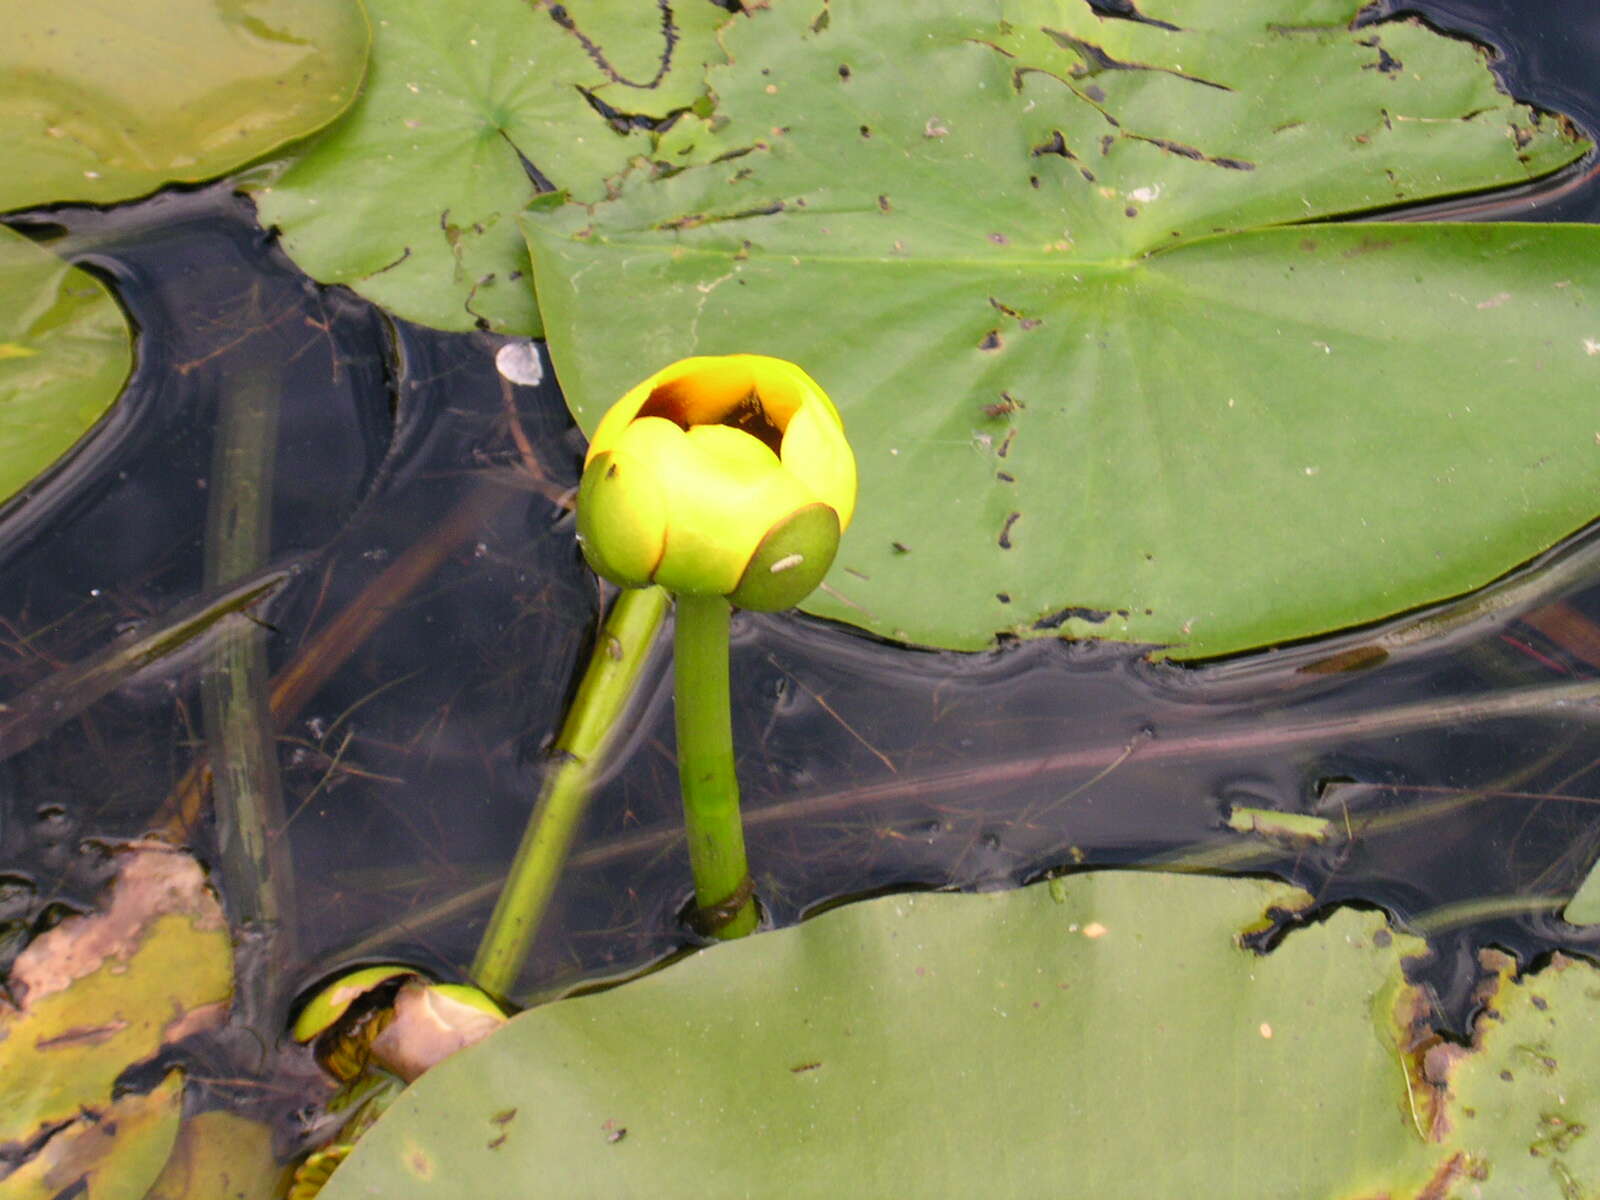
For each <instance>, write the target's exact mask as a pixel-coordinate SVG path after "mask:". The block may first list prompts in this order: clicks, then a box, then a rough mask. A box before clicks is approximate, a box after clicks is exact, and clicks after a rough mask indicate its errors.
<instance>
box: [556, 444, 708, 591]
mask: <svg viewBox="0 0 1600 1200" xmlns="http://www.w3.org/2000/svg"><path fill="white" fill-rule="evenodd" d="M661 424H663V425H666V426H667V428H669V429H670V430H671V431H672V432H673V434H675V435H676V436H678V437H680V438H681V437H682V436H683V433H682V431H681V430H679V429H678V428H677V426H675V425H672V424H671V423H670V422H667V421H663V422H661ZM666 541H667V508H666V497H665V496H664V494H663V493H662V490H661V486H660V483H659V482H658V479H657V472H656V469H655V466H654V464H653V463H652V462H651V460H650V459H649V458H648V457H640V456H638V455H630V454H628V453H626V452H621V453H619V452H616V451H611V452H607V453H604V454H601V455H598V456H596V457H594V458H591V459H590V460H589V463H588V465H587V466H585V467H584V469H583V479H582V481H581V482H580V483H579V484H578V543H579V545H581V546H582V547H583V556H584V558H586V559H588V560H589V565H590V566H591V567H593V568H594V569H595V573H596V574H598V575H601V576H603V577H605V578H606V579H609V580H610V581H611V582H612V583H615V584H618V585H620V586H622V587H644V586H645V585H646V584H648V583H649V582H650V580H651V577H652V576H653V575H654V574H655V570H656V566H657V565H658V564H659V563H660V562H661V555H662V553H663V552H664V551H665V549H666Z"/></svg>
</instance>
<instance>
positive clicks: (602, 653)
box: [471, 587, 667, 999]
mask: <svg viewBox="0 0 1600 1200" xmlns="http://www.w3.org/2000/svg"><path fill="white" fill-rule="evenodd" d="M666 614H667V594H666V593H665V592H663V591H662V590H661V589H660V588H657V587H651V588H628V589H625V590H623V592H622V593H621V594H620V595H618V597H617V600H616V603H615V604H613V605H612V606H611V613H610V615H609V616H607V617H606V622H605V625H604V626H603V627H602V628H601V630H600V636H599V637H598V638H597V639H596V640H595V647H594V653H593V655H592V657H591V658H590V659H589V666H588V668H587V669H586V670H585V671H584V675H583V680H582V682H580V683H579V685H578V694H577V695H576V696H575V697H574V698H573V701H572V708H571V709H570V710H569V711H568V713H567V719H566V722H565V723H564V724H563V725H562V726H561V733H560V736H559V737H557V739H556V744H555V747H554V751H553V753H554V755H555V758H556V760H557V761H556V762H555V763H553V764H552V767H551V769H550V771H549V772H548V773H547V774H546V775H545V778H544V783H543V785H542V786H541V787H540V789H539V799H538V801H537V802H536V803H535V805H534V809H533V815H532V816H531V817H530V818H529V819H528V827H527V830H526V831H525V832H524V833H523V835H522V844H521V845H520V846H519V847H518V848H517V856H516V858H515V859H514V860H513V861H512V864H511V873H510V874H509V876H508V877H507V878H506V882H505V886H504V887H503V888H501V890H500V898H499V900H498V901H496V902H495V906H494V914H493V915H492V916H491V917H490V918H489V926H488V928H487V929H485V930H484V933H483V940H482V941H481V942H480V943H479V944H478V953H477V956H476V957H475V958H474V959H473V961H472V972H471V975H472V979H473V981H474V982H475V983H476V984H477V985H478V986H479V987H481V988H482V989H483V990H484V991H486V992H488V993H489V994H490V995H491V996H494V997H496V998H497V999H504V998H507V997H509V996H510V994H511V989H512V987H514V986H515V984H516V982H517V977H518V976H519V975H520V974H521V973H522V964H523V962H524V961H525V960H526V959H527V957H528V951H529V949H530V948H531V947H532V946H533V940H534V938H535V937H536V936H537V935H538V933H539V925H540V923H541V921H542V920H543V919H544V913H545V909H546V908H548V907H549V904H550V897H551V896H552V895H553V894H554V892H555V889H556V883H557V881H558V880H559V878H560V875H561V869H562V867H563V865H565V863H566V860H567V851H568V850H569V849H570V848H571V846H572V836H573V834H574V832H575V831H576V830H577V826H578V820H579V818H580V817H582V816H583V810H584V807H585V805H586V804H587V803H588V800H589V792H590V790H591V787H592V785H593V782H594V777H595V775H596V773H597V772H598V771H599V770H600V769H601V768H602V767H603V766H604V765H605V761H606V755H607V751H608V750H609V749H610V746H611V744H612V742H613V741H614V740H615V739H614V737H613V734H614V733H615V731H616V728H617V725H618V722H619V720H620V718H621V717H622V714H623V712H624V710H625V709H626V708H627V706H628V702H629V701H630V700H631V699H632V698H633V694H634V688H635V686H636V685H637V683H638V681H639V676H640V673H641V672H642V670H643V668H644V664H645V661H646V660H647V659H648V658H649V656H650V650H651V648H652V647H653V646H654V645H655V643H656V635H657V634H658V633H659V632H660V630H661V625H662V622H663V621H664V620H665V618H666Z"/></svg>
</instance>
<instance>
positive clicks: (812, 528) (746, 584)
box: [728, 504, 839, 612]
mask: <svg viewBox="0 0 1600 1200" xmlns="http://www.w3.org/2000/svg"><path fill="white" fill-rule="evenodd" d="M838 549H839V514H838V513H836V512H834V511H833V509H831V508H829V507H828V506H827V505H826V504H808V505H806V506H805V507H804V508H799V509H796V510H795V511H794V512H792V513H790V514H789V515H788V516H787V517H785V518H784V519H783V520H781V521H779V522H778V523H777V524H776V525H774V526H773V527H772V529H771V531H770V532H768V534H767V536H766V537H764V538H762V539H761V544H760V545H759V546H757V547H756V552H755V554H754V555H752V556H751V558H750V563H749V565H748V566H746V567H745V569H744V574H743V575H742V576H741V577H740V579H739V586H738V587H736V588H734V589H733V591H731V592H729V593H728V599H729V600H731V601H733V603H734V604H735V605H737V606H738V607H740V608H748V609H751V610H752V611H754V612H777V611H778V610H779V609H783V608H793V607H794V606H795V605H796V604H799V603H800V601H802V600H804V599H805V598H806V597H807V596H809V595H810V594H811V593H812V592H813V591H814V590H816V587H817V585H818V584H819V583H821V582H822V580H823V577H824V576H825V575H827V573H828V568H829V567H831V566H832V565H833V556H834V553H835V552H836V551H837V550H838Z"/></svg>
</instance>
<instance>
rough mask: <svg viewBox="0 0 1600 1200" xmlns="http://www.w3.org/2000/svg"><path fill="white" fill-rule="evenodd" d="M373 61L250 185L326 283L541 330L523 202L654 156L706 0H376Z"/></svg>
mask: <svg viewBox="0 0 1600 1200" xmlns="http://www.w3.org/2000/svg"><path fill="white" fill-rule="evenodd" d="M369 8H370V10H371V12H372V17H373V24H374V27H375V32H376V40H375V43H374V47H373V55H372V70H371V74H370V76H369V78H368V81H367V85H366V87H365V89H364V90H363V92H362V95H361V99H360V100H359V101H358V102H357V104H356V106H355V108H354V109H353V110H352V111H351V113H350V115H349V117H348V118H346V119H345V120H344V121H341V122H340V123H339V124H338V125H337V126H336V127H335V128H333V129H331V130H330V131H329V132H328V133H327V134H326V135H325V136H324V137H323V138H321V139H320V140H319V141H318V142H317V143H316V145H315V146H313V147H312V148H311V150H310V151H309V152H308V153H307V154H306V155H304V156H303V157H302V158H300V159H298V160H297V161H296V162H295V163H294V164H293V165H292V166H291V167H290V169H289V170H288V171H287V172H286V173H285V174H284V175H283V177H282V178H280V179H278V180H276V181H274V182H272V183H270V184H269V185H267V186H264V187H262V188H261V189H260V191H259V192H258V193H257V204H258V206H259V208H260V212H261V221H262V224H264V225H268V226H276V227H277V228H278V229H279V230H280V231H281V232H282V236H283V246H284V249H285V250H287V251H288V252H289V255H290V257H292V258H293V259H294V260H295V262H297V263H298V264H300V266H301V268H302V269H303V270H305V271H306V272H307V273H309V274H311V275H313V276H315V277H316V278H317V279H319V280H321V281H323V282H324V283H343V284H347V285H348V286H350V287H352V288H354V289H355V290H356V291H358V292H360V293H361V294H362V295H363V296H366V297H367V298H368V299H370V300H373V301H375V302H376V303H378V304H382V305H383V306H385V307H386V308H389V309H391V310H393V311H394V312H396V313H398V314H399V315H400V316H402V317H405V318H407V319H408V320H412V321H418V322H421V323H423V324H426V325H432V326H435V327H437V328H440V329H456V330H466V329H472V328H474V327H481V328H485V329H491V330H493V331H494V332H496V333H512V334H534V333H537V332H538V331H539V328H540V327H539V317H538V312H537V309H536V306H535V303H534V296H533V290H532V283H533V281H532V279H531V277H530V275H529V272H528V265H527V264H528V253H527V248H526V246H525V245H524V244H523V242H522V236H521V234H520V233H519V232H518V230H517V224H516V217H517V214H518V213H519V212H521V211H522V209H524V208H525V207H527V205H528V203H529V201H530V200H532V199H533V197H534V196H535V195H537V194H539V193H541V192H546V191H549V190H550V189H551V188H552V187H556V188H563V189H565V190H567V191H568V192H570V193H572V194H573V195H575V196H578V197H580V198H582V199H586V200H589V199H597V198H598V197H600V196H601V195H603V194H604V182H605V179H606V177H607V176H610V175H613V174H615V173H617V172H619V171H621V170H622V169H623V167H624V166H625V165H626V164H627V162H628V160H629V159H630V158H631V157H632V156H634V155H643V154H648V153H649V152H650V150H651V147H652V144H653V139H654V130H655V129H656V128H657V127H659V126H662V125H665V124H667V123H670V121H671V119H672V118H673V116H674V114H678V113H682V112H684V111H685V110H687V109H688V108H689V106H690V105H691V104H693V103H695V101H696V100H697V99H699V98H700V97H701V95H702V93H703V91H704V87H705V69H704V66H705V61H706V59H707V58H708V57H709V56H711V55H712V54H714V53H715V49H714V45H715V43H714V38H713V32H714V30H715V28H716V26H717V25H718V24H719V23H721V22H723V21H726V20H727V19H728V14H727V13H726V12H725V11H724V10H722V9H720V8H718V7H717V6H715V5H714V4H711V3H709V2H708V0H696V2H694V3H668V2H667V0H632V2H631V3H627V4H623V3H618V2H616V0H605V2H599V0H577V2H574V3H567V4H560V5H556V4H548V3H532V4H530V3H525V2H524V0H478V2H476V3H472V4H440V3H437V2H436V0H369Z"/></svg>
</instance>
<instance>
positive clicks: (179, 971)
mask: <svg viewBox="0 0 1600 1200" xmlns="http://www.w3.org/2000/svg"><path fill="white" fill-rule="evenodd" d="M121 853H122V854H123V855H124V858H123V862H122V864H121V867H120V869H119V871H118V874H117V878H116V881H115V882H114V884H113V885H112V887H111V888H110V890H109V892H108V895H107V897H106V901H105V905H104V907H103V909H102V910H101V911H99V912H96V913H91V914H88V915H85V916H80V917H70V918H68V919H67V920H65V921H63V922H61V924H59V925H57V926H55V927H54V928H53V929H50V930H48V931H46V932H45V933H43V934H40V935H39V936H38V937H37V938H35V939H34V940H33V941H32V942H30V943H29V944H28V946H27V947H26V948H25V949H24V950H23V951H22V953H21V954H20V955H18V956H17V960H16V962H15V963H14V964H13V966H12V970H11V975H10V978H9V979H8V980H7V989H8V992H9V994H10V996H11V997H13V998H14V1001H13V1000H8V999H6V998H4V997H0V1144H4V1143H8V1142H11V1143H25V1142H27V1141H28V1140H30V1139H31V1138H33V1137H35V1136H37V1134H38V1133H39V1132H41V1131H43V1130H46V1129H48V1128H49V1127H50V1126H52V1125H56V1124H60V1123H62V1122H65V1121H68V1120H71V1119H73V1118H74V1117H76V1116H78V1115H79V1114H80V1113H84V1112H94V1111H97V1110H101V1109H103V1108H104V1107H105V1106H106V1105H107V1103H109V1101H110V1100H111V1092H112V1084H113V1083H114V1082H115V1081H116V1079H117V1077H118V1076H119V1075H121V1074H122V1072H123V1071H124V1070H125V1069H126V1068H127V1067H129V1066H132V1065H133V1064H135V1063H139V1062H143V1061H145V1060H146V1059H148V1058H150V1057H151V1056H152V1055H154V1054H155V1053H156V1052H157V1051H159V1050H160V1049H161V1048H162V1047H163V1046H165V1045H168V1044H170V1043H173V1042H176V1041H179V1040H181V1039H182V1038H184V1037H187V1036H189V1035H190V1034H193V1033H197V1032H200V1031H202V1030H205V1029H208V1028H212V1027H214V1026H215V1025H217V1024H219V1023H220V1022H221V1021H222V1020H223V1019H225V1018H226V1016H227V1008H228V1002H229V1000H230V998H231V996H232V994H233V973H232V952H231V949H230V939H229V936H228V928H227V923H226V922H225V921H224V920H223V916H222V909H221V907H220V906H219V905H218V903H217V899H216V897H215V896H214V895H213V894H212V893H211V891H210V890H209V889H208V888H207V887H206V884H205V876H204V874H203V872H202V871H201V869H200V865H199V864H198V863H197V862H195V860H194V859H192V858H190V857H189V856H188V855H186V854H182V853H180V852H178V851H175V850H171V849H169V848H167V847H165V846H158V845H156V844H154V843H150V844H139V845H135V846H133V847H130V848H127V849H124V850H123V851H122V852H121ZM173 1130H174V1133H175V1132H176V1125H174V1127H173ZM167 1144H168V1146H169V1147H170V1145H171V1137H170V1136H169V1137H168V1139H167ZM165 1157H166V1152H165V1151H163V1152H162V1156H161V1160H158V1161H157V1163H156V1168H157V1170H159V1169H160V1165H161V1161H162V1160H164V1159H165ZM153 1175H154V1172H152V1177H153ZM140 1194H141V1195H142V1194H143V1192H141V1193H140Z"/></svg>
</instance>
